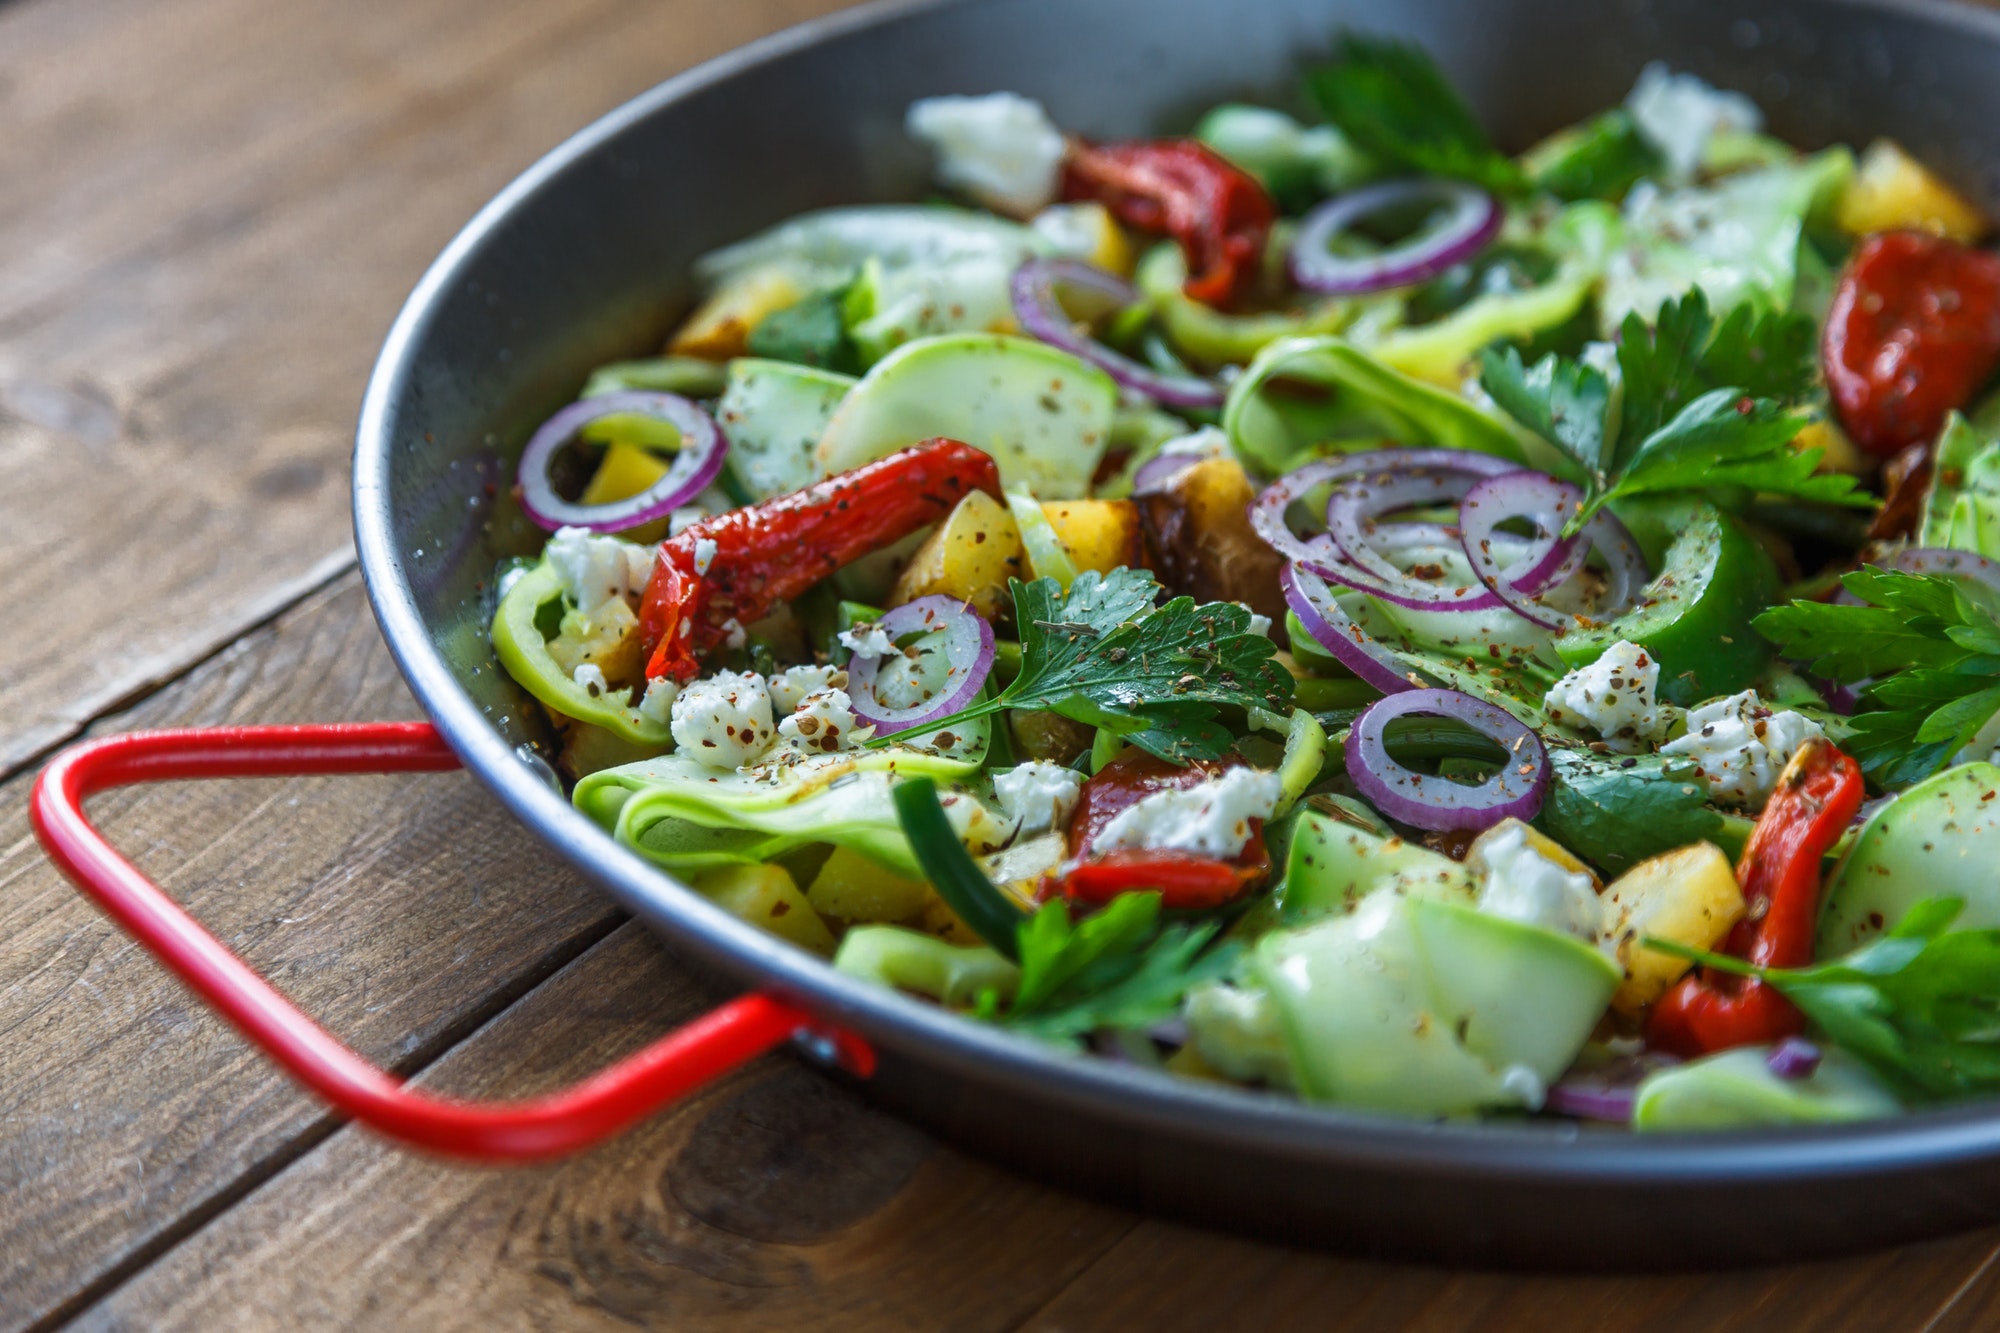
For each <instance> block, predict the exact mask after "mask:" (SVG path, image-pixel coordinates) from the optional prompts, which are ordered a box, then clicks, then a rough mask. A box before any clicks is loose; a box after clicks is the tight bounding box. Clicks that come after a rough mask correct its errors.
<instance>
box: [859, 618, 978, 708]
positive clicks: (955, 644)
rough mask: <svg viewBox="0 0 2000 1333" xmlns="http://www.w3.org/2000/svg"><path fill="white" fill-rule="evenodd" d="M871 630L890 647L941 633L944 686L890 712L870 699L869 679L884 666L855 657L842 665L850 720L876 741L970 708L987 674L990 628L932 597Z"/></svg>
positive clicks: (872, 686) (875, 659) (872, 688)
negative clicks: (870, 727)
mask: <svg viewBox="0 0 2000 1333" xmlns="http://www.w3.org/2000/svg"><path fill="white" fill-rule="evenodd" d="M875 624H876V627H877V628H879V629H880V630H881V631H882V632H883V633H884V634H887V635H888V636H889V638H890V639H891V640H892V641H893V640H896V639H900V638H902V637H903V636H904V635H906V634H923V633H928V632H930V631H933V630H943V631H944V635H945V639H944V654H945V678H944V684H943V685H942V686H941V687H939V688H938V689H937V690H936V691H935V692H934V693H933V694H932V695H931V697H930V698H928V699H925V700H924V701H923V702H922V703H919V704H914V705H912V706H911V707H909V708H890V707H888V706H886V705H884V704H883V703H882V702H881V700H880V699H878V698H877V697H876V694H875V675H876V672H877V671H879V670H880V669H881V666H882V663H883V662H884V661H885V660H887V659H886V658H883V657H864V656H862V655H861V654H860V653H856V654H855V655H854V656H853V657H852V658H851V659H849V661H848V663H847V694H848V698H849V699H851V700H852V701H853V704H852V707H853V709H854V716H855V717H856V718H858V719H860V720H861V721H863V722H870V723H873V724H874V726H875V734H876V735H877V736H893V735H895V734H896V733H898V732H903V731H911V730H914V729H915V728H918V727H921V726H923V725H924V724H925V723H926V722H934V721H937V720H938V719H940V718H946V717H950V716H951V715H952V714H953V713H956V712H959V711H961V710H962V709H964V708H965V707H966V706H967V705H968V704H970V703H971V702H972V698H973V696H974V695H976V694H978V693H979V687H980V686H982V685H984V684H985V683H986V676H987V673H988V672H990V671H991V670H992V669H993V627H992V626H991V625H989V624H987V623H986V622H985V621H984V620H982V619H981V618H980V617H979V616H978V615H976V614H975V613H974V612H973V610H972V608H971V607H970V606H968V605H966V604H965V603H964V602H961V601H959V600H958V599H957V598H956V597H946V596H944V595H943V594H941V593H933V594H932V595H931V596H929V597H919V598H917V599H916V600H915V601H911V602H905V603H903V604H902V605H901V606H899V607H896V608H895V609H894V610H892V611H890V612H889V613H888V614H887V615H885V616H883V617H882V618H881V619H880V620H878V621H876V622H875Z"/></svg>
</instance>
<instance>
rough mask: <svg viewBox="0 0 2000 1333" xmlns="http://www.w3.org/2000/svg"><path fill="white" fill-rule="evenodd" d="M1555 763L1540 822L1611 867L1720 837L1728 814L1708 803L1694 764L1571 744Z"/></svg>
mask: <svg viewBox="0 0 2000 1333" xmlns="http://www.w3.org/2000/svg"><path fill="white" fill-rule="evenodd" d="M1549 763H1550V766H1551V770H1552V772H1551V779H1552V780H1551V782H1550V784H1549V793H1548V796H1547V797H1546V798H1545V799H1544V800H1543V802H1542V809H1541V813H1540V814H1538V815H1537V816H1535V823H1536V825H1537V826H1538V827H1539V828H1540V829H1541V830H1542V832H1544V833H1546V834H1548V835H1549V836H1550V837H1551V838H1553V839H1555V840H1556V841H1557V842H1559V843H1561V844H1562V845H1563V846H1565V847H1567V848H1569V849H1570V850H1571V851H1573V852H1575V853H1576V854H1577V855H1578V856H1581V857H1582V858H1584V859H1585V860H1586V861H1590V862H1592V863H1593V864H1595V865H1597V866H1599V867H1600V868H1602V869H1603V870H1605V871H1607V872H1609V873H1612V874H1616V873H1618V872H1620V871H1623V870H1625V869H1627V868H1629V867H1631V866H1634V865H1637V864H1638V863H1639V862H1641V861H1643V860H1645V859H1646V858H1647V857H1649V856H1657V855H1659V854H1660V853H1661V852H1667V851H1672V850H1673V849H1674V848H1676V847H1685V846H1687V845H1688V844H1689V843H1691V842H1715V841H1717V840H1718V838H1717V835H1718V834H1719V833H1720V832H1721V830H1722V827H1723V819H1722V816H1721V815H1719V814H1717V813H1716V812H1715V811H1714V810H1712V809H1710V808H1709V806H1708V794H1707V792H1706V790H1705V789H1704V788H1703V787H1702V784H1701V782H1700V781H1699V780H1698V779H1697V778H1696V777H1695V776H1694V767H1693V765H1692V764H1687V763H1677V762H1675V761H1673V760H1672V759H1669V758H1662V757H1661V756H1660V755H1656V754H1650V755H1629V756H1623V757H1621V756H1618V755H1598V754H1593V753H1591V752H1589V751H1587V750H1571V749H1564V748H1551V749H1550V751H1549Z"/></svg>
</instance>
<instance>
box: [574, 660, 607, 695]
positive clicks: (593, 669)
mask: <svg viewBox="0 0 2000 1333" xmlns="http://www.w3.org/2000/svg"><path fill="white" fill-rule="evenodd" d="M569 678H570V679H571V680H573V681H575V682H576V683H577V686H578V687H579V688H580V689H582V691H583V692H584V693H585V694H587V695H589V696H590V697H591V698H593V699H602V698H603V697H604V696H605V695H606V694H608V693H610V691H611V682H610V681H608V680H606V679H605V678H604V668H603V667H601V666H598V665H597V664H596V663H595V662H585V663H584V664H583V665H582V666H580V667H578V668H577V669H576V670H575V671H572V672H570V677H569Z"/></svg>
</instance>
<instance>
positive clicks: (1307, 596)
mask: <svg viewBox="0 0 2000 1333" xmlns="http://www.w3.org/2000/svg"><path fill="white" fill-rule="evenodd" d="M1278 588H1279V590H1280V591H1282V592H1283V593H1284V595H1285V605H1286V606H1289V607H1291V608H1292V611H1293V613H1294V614H1295V615H1297V616H1298V618H1299V623H1300V624H1301V625H1304V626H1305V629H1306V633H1308V634H1310V635H1312V640H1313V642H1314V643H1316V644H1318V645H1319V646H1320V647H1322V648H1324V649H1326V651H1327V652H1328V653H1330V654H1332V656H1334V657H1335V658H1337V659H1338V660H1339V662H1340V664H1341V665H1342V666H1344V667H1346V668H1347V669H1348V670H1349V671H1352V672H1353V673H1354V674H1355V675H1356V676H1359V677H1360V678H1361V679H1362V680H1364V681H1366V682H1368V683H1369V684H1370V685H1373V686H1374V687H1375V688H1376V689H1378V690H1380V691H1382V693H1384V694H1398V693H1401V692H1402V691H1404V690H1414V689H1417V688H1419V685H1418V682H1417V681H1415V680H1413V679H1412V678H1411V673H1410V670H1409V668H1407V667H1405V666H1404V665H1403V664H1402V663H1401V662H1399V661H1398V660H1397V659H1396V655H1395V654H1394V653H1392V652H1390V651H1389V650H1388V649H1387V648H1385V647H1383V646H1382V644H1381V643H1380V642H1378V641H1377V640H1376V639H1375V637H1374V636H1373V635H1371V634H1369V633H1368V631H1367V630H1365V629H1362V628H1361V626H1359V625H1357V624H1355V623H1354V621H1353V620H1352V619H1351V618H1350V617H1349V616H1348V614H1347V612H1345V611H1343V610H1341V609H1340V604H1339V603H1337V602H1335V601H1334V600H1333V589H1331V588H1329V587H1327V586H1326V580H1325V579H1323V578H1321V577H1320V576H1319V575H1318V574H1316V573H1314V572H1313V571H1312V570H1311V569H1309V568H1307V567H1306V566H1304V565H1300V564H1296V563H1288V564H1286V566H1285V567H1284V568H1283V569H1282V570H1280V571H1279V572H1278Z"/></svg>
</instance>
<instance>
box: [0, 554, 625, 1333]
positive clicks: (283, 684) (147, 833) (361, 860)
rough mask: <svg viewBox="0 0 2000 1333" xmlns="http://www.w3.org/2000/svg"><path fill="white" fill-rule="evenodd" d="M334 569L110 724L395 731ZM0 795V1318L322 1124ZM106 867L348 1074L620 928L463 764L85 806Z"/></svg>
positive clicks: (150, 1235)
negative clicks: (190, 924)
mask: <svg viewBox="0 0 2000 1333" xmlns="http://www.w3.org/2000/svg"><path fill="white" fill-rule="evenodd" d="M416 715H417V710H416V707H415V704H414V701H413V700H412V699H411V698H410V697H409V694H408V693H407V691H406V690H405V689H404V687H403V685H402V683H401V680H400V678H399V677H398V676H397V674H396V672H395V669H394V667H393V666H392V664H391V663H390V661H389V657H388V653H387V652H386V651H385V650H384V648H383V647H382V644H381V641H380V639H379V637H378V635H377V633H376V630H375V625H374V622H373V620H372V618H371V617H370V615H369V613H368V609H367V606H366V602H365V599H364V598H363V596H362V594H361V590H360V588H359V586H358V580H356V579H355V578H353V577H352V576H349V577H348V578H346V579H344V580H342V581H341V583H340V584H339V585H338V586H337V587H336V588H335V589H333V590H331V591H329V592H327V593H326V594H323V595H321V596H318V597H315V598H313V599H312V600H311V601H309V602H308V603H307V604H305V605H304V606H302V607H300V608H299V609H298V610H296V611H295V612H293V613H291V614H288V615H286V616H284V617H283V618H282V619H280V620H279V621H278V622H277V623H276V624H275V625H274V626H272V627H270V628H268V629H267V630H264V631H262V632H260V633H258V634H257V635H255V636H253V637H251V638H250V639H248V640H246V641H245V642H243V643H241V644H239V645H236V646H234V647H232V648H231V649H230V650H228V651H227V652H226V653H224V654H223V655H221V656H220V657H219V658H217V659H215V660H214V661H211V662H209V663H207V664H205V665H204V666H203V667H202V668H201V669H200V670H198V671H197V672H195V673H193V675H191V676H190V677H189V678H188V679H187V680H185V681H182V682H180V683H178V684H176V685H174V686H173V687H171V688H170V689H168V690H166V691H163V692H162V693H161V694H159V695H158V696H156V697H155V698H154V699H153V700H151V701H149V702H148V703H147V704H145V705H144V706H142V707H140V708H138V709H136V710H134V711H133V712H131V713H130V714H127V715H124V716H121V717H118V718H116V719H113V725H114V726H115V727H117V728H119V729H124V728H130V727H140V726H160V725H167V724H193V725H201V724H214V723H227V722H250V721H258V722H285V721H338V720H343V719H374V718H384V717H389V718H395V717H413V716H416ZM26 798H27V779H26V778H25V777H23V778H20V779H17V780H15V781H13V782H10V783H8V784H6V785H5V786H4V787H0V1199H4V1200H5V1201H6V1206H5V1207H4V1208H0V1327H8V1328H13V1327H20V1326H22V1325H24V1324H28V1323H30V1322H32V1321H34V1320H36V1319H39V1318H41V1317H43V1316H45V1315H47V1314H48V1313H50V1312H51V1311H54V1310H59V1309H61V1308H62V1307H63V1306H64V1304H65V1303H66V1302H69V1301H71V1300H72V1299H74V1298H75V1297H76V1296H77V1295H78V1293H80V1292H84V1291H87V1290H89V1289H90V1287H91V1286H92V1284H93V1283H96V1282H99V1281H101V1280H103V1279H104V1278H105V1276H106V1275H107V1274H111V1273H115V1272H116V1271H118V1270H119V1269H120V1267H121V1265H129V1264H130V1263H132V1262H134V1261H136V1260H137V1259H140V1258H143V1257H144V1256H145V1255H146V1254H147V1253H149V1252H150V1250H151V1249H152V1248H154V1247H156V1246H157V1245H158V1244H160V1243H162V1240H163V1238H166V1237H169V1236H171V1235H172V1234H174V1231H175V1228H177V1227H179V1226H182V1225H185V1224H186V1222H187V1220H188V1219H190V1218H192V1217H198V1216H200V1215H201V1214H202V1213H203V1212H204V1210H207V1209H211V1208H213V1207H214V1206H216V1203H217V1201H218V1200H221V1199H226V1198H228V1197H229V1196H230V1194H231V1192H232V1191H237V1190H240V1189H243V1188H247V1184H246V1183H245V1181H246V1177H248V1178H250V1179H254V1178H256V1176H257V1174H258V1173H259V1172H260V1171H268V1170H269V1169H274V1164H275V1163H276V1162H281V1161H283V1160H286V1159H287V1157H288V1155H290V1154H294V1153H296V1152H297V1151H299V1150H300V1149H301V1147H302V1146H303V1143H304V1142H308V1141H311V1139H312V1137H313V1136H314V1135H324V1134H325V1133H326V1132H328V1131H329V1130H330V1129H331V1127H332V1122H331V1121H330V1120H329V1119H328V1118H327V1117H326V1116H325V1114H324V1113H323V1112H322V1110H321V1109H320V1108H319V1106H318V1105H317V1104H316V1103H314V1102H312V1101H311V1100H310V1099H308V1098H307V1097H306V1096H305V1095H304V1094H302V1093H300V1092H298V1091H296V1090H295V1089H294V1088H293V1087H292V1086H291V1085H290V1084H289V1083H287V1082H286V1081H285V1080H284V1079H283V1078H282V1077H281V1076H280V1075H278V1074H277V1073H276V1072H275V1071H274V1070H273V1069H272V1068H271V1067H270V1066H269V1065H268V1064H266V1063H265V1062H264V1061H263V1059H262V1058H261V1057H260V1056H257V1055H255V1054H254V1053H252V1052H251V1051H250V1049H249V1048H248V1047H247V1046H246V1045H245V1044H244V1043H243V1042H242V1041H241V1040H239V1039H238V1038H237V1037H236V1036H235V1035H234V1034H233V1033H231V1032H229V1031H228V1030H227V1029H225V1028H224V1027H223V1026H222V1025H221V1024H220V1023H219V1022H217V1021H216V1020H214V1019H213V1018H211V1017H210V1016H209V1015H208V1014H207V1013H206V1012H205V1011H204V1010H203V1009H202V1007H201V1006H200V1005H199V1004H198V1003H196V1002H195V1001H194V1000H192V999H191V998H190V997H189V996H188V995H187V994H186V992H184V991H182V990H181V989H180V988H179V986H178V985H176V984H175V983H174V982H172V981H171V980H169V979H168V978H167V975H166V974H165V973H164V972H163V971H162V970H161V969H160V968H159V967H158V966H157V965H156V964H154V963H153V962H152V960H151V959H149V958H147V957H146V956H145V955H144V954H143V953H142V952H141V951H140V950H139V949H138V947H137V946H136V945H134V944H132V943H131V942H130V941H129V940H128V939H127V938H126V937H124V936H123V935H121V934H120V933H119V932H118V931H117V930H116V929H115V928H114V927H112V925H111V924H110V923H109V922H108V921H106V920H105V919H104V918H103V917H101V916H100V915H98V914H97V912H96V911H95V910H94V909H93V908H91V907H90V906H89V905H88V903H86V902H85V901H84V900H83V899H82V898H81V897H79V896H78V895H77V893H76V892H75V890H73V889H72V888H71V887H70V886H69V885H68V884H67V883H66V882H65V881H64V880H62V878H61V877H60V876H59V875H58V874H57V873H56V872H55V870H54V869H53V867H51V866H50V865H49V864H48V862H47V861H46V860H45V859H44V858H43V857H42V855H41V852H40V849H39V847H38V846H37V845H36V844H35V843H34V841H33V839H32V838H31V837H30V836H29V833H28V829H27V819H26V808H25V807H26ZM92 810H93V813H94V814H95V815H96V817H97V818H98V820H99V822H100V825H101V826H102V827H103V828H105V829H106V831H107V832H108V833H109V834H110V836H111V837H112V838H113V840H114V842H115V843H117V844H118V845H119V846H120V847H122V848H123V849H124V850H125V851H126V852H127V853H128V854H129V855H131V856H133V858H134V859H135V860H137V861H138V863H139V864H140V865H141V866H142V867H144V868H145V869H146V870H147V871H148V872H149V873H152V874H155V875H157V876H159V877H160V878H161V882H162V883H163V884H164V885H165V886H166V887H167V888H168V889H169V891H170V892H172V893H174V894H175V895H176V896H177V897H178V898H180V900H181V901H182V902H183V903H185V904H186V905H187V906H188V907H189V908H190V909H191V910H192V911H193V912H194V913H195V914H196V915H197V916H198V917H200V918H201V919H202V920H204V921H206V922H207V923H209V924H210V925H211V926H212V927H213V928H214V929H215V930H216V932H217V933H218V934H219V935H220V936H221V937H222V938H223V939H224V940H226V941H228V942H229V943H230V944H231V945H232V946H233V947H234V948H236V949H237V950H238V951H239V952H241V953H242V954H244V955H245V956H246V957H248V958H249V960H250V961H251V962H252V963H253V964H255V965H257V966H258V967H260V968H263V969H266V970H267V971H268V973H269V975H271V976H272V977H273V978H274V980H276V981H277V983H278V984H279V985H280V986H281V987H283V988H284V989H285V990H286V991H287V992H288V993H290V994H291V995H293V996H295V997H296V998H297V999H298V1000H299V1001H300V1003H301V1004H303V1005H304V1006H305V1007H306V1008H307V1009H308V1010H309V1011H311V1012H313V1013H315V1014H317V1015H319V1016H321V1018H322V1020H323V1021H324V1022H325V1023H326V1024H327V1025H328V1026H329V1027H330V1028H331V1029H332V1030H333V1031H334V1032H336V1033H338V1034H340V1035H341V1036H343V1037H344V1038H345V1039H347V1040H348V1041H350V1042H352V1043H353V1044H355V1045H356V1046H357V1048H358V1049H360V1050H361V1051H363V1052H364V1053H366V1054H367V1055H368V1056H370V1057H371V1058H373V1059H376V1060H380V1061H386V1062H396V1063H398V1064H400V1065H403V1066H405V1067H410V1066H412V1065H413V1064H415V1063H420V1062H421V1061H423V1060H425V1059H427V1058H429V1057H430V1056H432V1055H434V1054H435V1053H436V1052H437V1051H438V1050H440V1049H441V1048H442V1047H444V1046H445V1045H448V1044H449V1043H450V1042H451V1041H452V1040H455V1039H456V1038H457V1037H459V1036H461V1035H462V1034H463V1033H464V1032H465V1031H467V1030H469V1028H470V1027H471V1026H473V1025H476V1024H477V1023H478V1022H479V1021H481V1020H483V1018H484V1017H485V1016H486V1015H487V1014H489V1013H491V1012H493V1011H494V1010H495V1009H497V1008H499V1007H501V1006H503V1005H504V1004H505V1003H507V1002H508V1001H509V1000H511V999H512V998H513V997H514V996H516V995H518V994H519V993H521V992H522V991H523V990H524V989H525V988H527V987H528V986H531V985H532V984H534V982H535V981H537V980H539V979H540V978H542V977H544V976H546V975H547V974H548V973H549V972H550V971H552V970H553V969H554V968H555V967H556V966H558V965H560V963H562V962H564V961H566V960H567V959H569V958H570V957H573V956H574V955H575V954H576V953H577V952H578V951H579V950H581V949H583V948H585V947H586V946H587V945H588V944H590V943H591V942H593V941H595V940H596V939H598V938H600V937H601V936H602V935H603V934H604V933H605V932H606V931H608V930H610V929H611V928H612V927H613V926H614V925H615V924H616V923H617V921H618V920H619V919H620V917H619V915H618V914H617V913H616V912H615V910H614V909H613V908H612V906H611V905H610V903H609V902H608V900H607V899H605V898H604V897H603V895H601V894H600V893H598V892H597V891H596V890H594V889H592V888H590V887H588V886H586V885H585V884H584V883H583V882H582V881H581V880H580V878H579V877H578V876H577V875H575V874H574V872H572V871H570V870H569V869H568V868H567V867H566V866H564V865H563V864H562V863H561V861H560V860H559V859H558V858H557V857H556V856H555V855H554V854H553V853H552V852H550V851H548V850H547V849H545V848H543V847H542V846H540V845H539V844H538V843H536V841H535V840H534V839H532V838H531V837H529V836H528V834H527V833H526V832H525V831H524V830H522V829H521V828H520V826H519V825H517V824H516V823H515V822H514V821H513V820H512V819H511V818H510V817H509V816H507V815H506V814H505V812H504V811H503V810H502V809H501V807H500V806H499V805H498V803H497V802H495V801H494V800H493V799H492V798H491V797H490V796H488V795H487V794H486V793H485V792H484V791H482V790H481V789H480V788H479V787H478V786H477V785H476V784H475V783H474V782H473V781H472V780H471V779H470V778H469V777H466V776H464V775H462V774H450V775H422V776H407V777H364V778H340V779H302V780H287V781H279V780H268V781H267V780H260V781H254V782H246V781H236V782H226V783H225V782H215V783H190V784H174V785H169V786H160V787H149V788H137V789H131V790H127V791H123V792H117V793H111V794H107V795H106V796H104V797H102V798H100V799H99V800H97V801H96V802H94V803H93V806H92Z"/></svg>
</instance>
